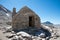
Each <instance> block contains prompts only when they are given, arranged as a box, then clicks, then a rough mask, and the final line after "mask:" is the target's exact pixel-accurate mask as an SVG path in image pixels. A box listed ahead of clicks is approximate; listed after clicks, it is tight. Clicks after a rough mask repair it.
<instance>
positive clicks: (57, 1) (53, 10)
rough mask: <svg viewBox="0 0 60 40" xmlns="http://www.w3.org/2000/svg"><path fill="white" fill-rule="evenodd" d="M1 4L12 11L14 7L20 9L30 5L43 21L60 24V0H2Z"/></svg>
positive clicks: (0, 0)
mask: <svg viewBox="0 0 60 40" xmlns="http://www.w3.org/2000/svg"><path fill="white" fill-rule="evenodd" d="M0 4H2V5H3V6H4V7H6V8H7V9H9V10H11V11H12V9H13V7H16V9H17V11H19V10H20V9H21V8H22V7H23V6H28V7H29V8H30V9H32V10H33V11H34V12H35V13H36V14H37V15H39V17H40V19H41V22H45V21H50V22H52V23H54V24H60V0H0Z"/></svg>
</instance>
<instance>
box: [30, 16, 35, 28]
mask: <svg viewBox="0 0 60 40" xmlns="http://www.w3.org/2000/svg"><path fill="white" fill-rule="evenodd" d="M29 26H30V27H34V16H29Z"/></svg>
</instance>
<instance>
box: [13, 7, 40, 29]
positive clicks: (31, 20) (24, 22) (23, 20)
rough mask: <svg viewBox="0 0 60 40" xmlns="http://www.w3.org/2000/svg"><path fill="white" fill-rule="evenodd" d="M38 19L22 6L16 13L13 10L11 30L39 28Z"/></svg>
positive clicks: (33, 13)
mask: <svg viewBox="0 0 60 40" xmlns="http://www.w3.org/2000/svg"><path fill="white" fill-rule="evenodd" d="M40 26H41V22H40V17H39V16H38V15H37V14H36V13H35V12H33V11H32V10H31V9H30V8H28V7H27V6H24V7H23V8H22V9H21V10H19V11H18V12H17V13H16V8H13V14H12V27H13V30H20V29H25V28H27V27H37V28H40Z"/></svg>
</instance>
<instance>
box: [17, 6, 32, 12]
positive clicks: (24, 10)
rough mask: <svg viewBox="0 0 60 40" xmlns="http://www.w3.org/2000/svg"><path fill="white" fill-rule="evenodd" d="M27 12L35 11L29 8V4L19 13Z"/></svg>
mask: <svg viewBox="0 0 60 40" xmlns="http://www.w3.org/2000/svg"><path fill="white" fill-rule="evenodd" d="M26 12H33V11H32V10H31V9H30V8H28V7H27V6H24V7H23V8H21V9H20V10H19V11H18V13H26Z"/></svg>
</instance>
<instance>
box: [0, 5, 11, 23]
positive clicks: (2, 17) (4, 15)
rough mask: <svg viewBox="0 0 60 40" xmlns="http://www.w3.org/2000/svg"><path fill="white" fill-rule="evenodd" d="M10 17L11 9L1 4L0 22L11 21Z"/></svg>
mask: <svg viewBox="0 0 60 40" xmlns="http://www.w3.org/2000/svg"><path fill="white" fill-rule="evenodd" d="M11 19H12V13H11V11H10V10H8V9H7V8H5V7H4V6H3V5H0V23H5V22H8V21H11Z"/></svg>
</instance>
